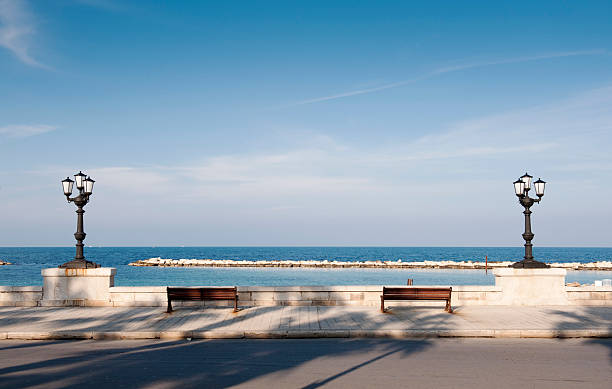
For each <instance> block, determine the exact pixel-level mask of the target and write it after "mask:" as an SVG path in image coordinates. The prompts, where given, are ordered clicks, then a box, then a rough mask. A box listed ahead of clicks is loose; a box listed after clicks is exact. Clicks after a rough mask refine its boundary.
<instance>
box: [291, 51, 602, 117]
mask: <svg viewBox="0 0 612 389" xmlns="http://www.w3.org/2000/svg"><path fill="white" fill-rule="evenodd" d="M605 53H606V51H605V50H583V51H565V52H558V53H548V54H542V55H534V56H526V57H516V58H506V59H501V60H494V61H478V62H470V63H464V64H459V65H454V66H446V67H440V68H437V69H434V70H433V71H431V72H428V73H425V74H423V75H421V76H418V77H415V78H412V79H409V80H403V81H398V82H394V83H389V84H384V85H380V86H377V87H373V88H366V89H357V90H353V91H349V92H343V93H337V94H333V95H329V96H322V97H315V98H313V99H307V100H302V101H298V102H295V103H292V104H288V105H285V106H284V107H292V106H297V105H305V104H313V103H320V102H323V101H329V100H337V99H341V98H344V97H351V96H358V95H365V94H368V93H374V92H380V91H383V90H386V89H392V88H398V87H401V86H405V85H409V84H413V83H415V82H418V81H423V80H426V79H429V78H432V77H435V76H438V75H441V74H445V73H452V72H458V71H461V70H467V69H473V68H480V67H485V66H494V65H503V64H511V63H521V62H530V61H540V60H545V59H553V58H564V57H575V56H584V55H599V54H605Z"/></svg>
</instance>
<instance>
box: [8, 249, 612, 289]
mask: <svg viewBox="0 0 612 389" xmlns="http://www.w3.org/2000/svg"><path fill="white" fill-rule="evenodd" d="M85 256H86V258H87V259H88V260H91V261H94V262H97V263H99V264H101V265H102V266H104V267H115V268H117V275H116V277H115V285H117V286H128V285H132V286H139V285H245V286H246V285H268V286H273V285H382V284H387V285H391V284H399V285H402V284H405V283H406V279H408V278H412V279H414V283H415V284H417V285H492V284H494V278H493V276H492V275H491V272H489V273H488V274H485V271H484V270H429V269H428V270H414V269H412V270H402V269H384V270H378V269H303V268H300V269H294V268H157V267H133V266H128V263H130V262H134V261H136V260H139V259H147V258H151V257H162V258H169V259H182V258H185V259H203V258H208V259H238V260H253V261H256V260H264V259H265V260H325V259H327V260H337V261H364V260H383V261H386V260H398V259H401V260H402V261H424V260H432V261H436V260H453V261H464V260H465V261H467V260H472V261H484V259H485V256H488V257H489V260H490V261H502V260H518V259H521V258H522V256H523V247H86V248H85ZM534 256H535V257H536V259H537V260H541V261H545V262H552V261H554V262H591V261H610V260H612V248H567V247H563V248H561V247H535V248H534ZM73 257H74V247H0V259H1V260H5V261H9V262H12V263H14V265H11V266H0V285H42V277H41V275H40V270H41V269H43V268H47V267H57V265H59V264H61V263H64V262H66V261H69V260H71V259H72V258H73ZM604 278H612V272H606V271H597V272H596V271H569V272H568V275H567V281H568V282H573V281H578V282H580V283H592V282H593V281H594V280H598V279H604Z"/></svg>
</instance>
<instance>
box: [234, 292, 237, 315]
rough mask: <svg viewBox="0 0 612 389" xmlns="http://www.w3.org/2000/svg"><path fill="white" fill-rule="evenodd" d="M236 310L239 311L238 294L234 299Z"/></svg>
mask: <svg viewBox="0 0 612 389" xmlns="http://www.w3.org/2000/svg"><path fill="white" fill-rule="evenodd" d="M234 312H238V296H236V298H235V299H234Z"/></svg>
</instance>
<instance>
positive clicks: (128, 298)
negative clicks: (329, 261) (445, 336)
mask: <svg viewBox="0 0 612 389" xmlns="http://www.w3.org/2000/svg"><path fill="white" fill-rule="evenodd" d="M500 292H501V290H500V289H499V288H497V287H495V286H455V287H453V295H452V300H453V304H454V305H488V304H491V305H494V304H495V301H497V300H499V298H500ZM381 293H382V286H379V285H363V286H362V285H357V286H354V285H351V286H239V287H238V298H239V301H240V305H242V306H261V305H264V306H265V305H362V306H378V305H379V304H380V295H381ZM111 300H112V304H113V306H122V307H125V306H158V305H165V304H166V303H167V300H166V288H165V287H114V288H111ZM181 303H183V304H184V305H202V303H200V302H196V303H193V302H180V301H179V302H177V304H179V305H180V304H181ZM432 303H433V304H436V303H435V302H416V301H415V302H401V304H408V305H423V304H424V305H431V304H432ZM173 304H174V303H173ZM204 304H206V305H227V304H226V303H225V302H214V301H213V302H205V303H204Z"/></svg>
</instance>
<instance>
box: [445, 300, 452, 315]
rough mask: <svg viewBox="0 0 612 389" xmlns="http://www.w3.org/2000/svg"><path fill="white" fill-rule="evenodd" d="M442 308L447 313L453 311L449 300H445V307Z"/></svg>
mask: <svg viewBox="0 0 612 389" xmlns="http://www.w3.org/2000/svg"><path fill="white" fill-rule="evenodd" d="M444 310H445V311H446V312H448V313H453V308H451V303H450V300H446V308H444Z"/></svg>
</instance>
